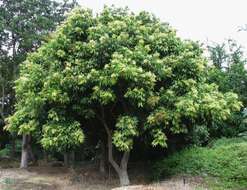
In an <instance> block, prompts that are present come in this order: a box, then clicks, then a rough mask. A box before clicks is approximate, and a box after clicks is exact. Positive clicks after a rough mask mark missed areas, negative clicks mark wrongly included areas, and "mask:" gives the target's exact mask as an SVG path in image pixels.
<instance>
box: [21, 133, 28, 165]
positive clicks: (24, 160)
mask: <svg viewBox="0 0 247 190" xmlns="http://www.w3.org/2000/svg"><path fill="white" fill-rule="evenodd" d="M27 167H28V135H25V134H24V135H22V151H21V165H20V168H27Z"/></svg>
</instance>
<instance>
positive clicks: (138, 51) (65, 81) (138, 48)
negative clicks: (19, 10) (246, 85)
mask: <svg viewBox="0 0 247 190" xmlns="http://www.w3.org/2000/svg"><path fill="white" fill-rule="evenodd" d="M206 64H207V61H206V59H205V58H204V57H203V56H202V49H201V48H200V46H199V45H198V44H197V43H195V42H192V41H185V40H182V39H180V38H179V37H178V36H177V35H176V31H175V30H174V29H172V28H171V27H170V26H169V25H168V24H166V23H162V22H160V20H159V19H157V18H156V17H155V16H153V15H151V14H149V13H147V12H141V13H139V14H134V13H131V12H129V11H128V10H127V9H117V8H115V7H105V8H104V10H103V11H102V13H100V14H98V15H96V16H94V15H93V13H92V11H91V10H88V9H76V10H74V11H73V12H72V13H71V14H70V16H69V17H68V19H67V20H66V21H65V22H63V23H62V25H61V26H60V27H59V28H58V29H57V31H56V32H55V33H54V34H52V36H51V38H50V39H49V40H48V42H47V43H45V44H43V45H42V46H41V47H40V48H39V49H38V50H37V51H36V52H34V53H32V54H30V55H29V56H28V58H27V60H26V61H25V62H24V63H23V64H22V65H21V72H20V78H19V79H18V80H17V81H16V83H15V90H16V97H17V103H16V105H15V113H14V114H13V115H12V116H10V117H9V118H8V119H7V122H8V125H7V129H8V130H9V131H15V132H18V134H31V135H32V136H35V137H37V139H38V140H39V141H40V142H41V144H42V145H43V146H44V147H45V148H46V149H55V150H57V151H64V150H68V149H73V148H74V147H76V146H78V145H79V144H81V143H82V142H83V139H84V133H83V131H86V130H91V128H92V125H97V132H98V133H100V134H101V136H102V137H103V136H106V137H107V139H108V141H107V143H108V158H109V162H110V163H111V164H112V166H113V167H114V169H115V170H116V172H117V174H118V175H119V177H120V182H121V184H122V185H127V184H128V183H129V179H128V175H127V163H128V158H129V153H130V151H131V150H132V149H133V144H134V142H135V140H138V139H140V138H141V137H143V136H148V137H149V138H148V139H150V144H151V145H152V146H162V147H166V146H167V139H168V138H169V135H170V134H178V133H188V132H189V131H190V129H191V128H192V127H197V126H202V125H204V126H206V127H211V124H212V122H213V121H221V120H226V119H227V118H228V117H229V116H230V114H231V112H233V111H237V110H239V109H240V106H241V103H240V101H239V100H238V97H237V95H236V94H234V93H232V92H225V93H222V92H220V91H219V90H218V87H217V85H215V84H213V83H212V84H210V83H207V78H206V76H207V75H206ZM88 121H91V122H88ZM112 145H114V146H115V147H116V149H117V150H119V151H120V152H123V156H122V160H121V163H120V164H118V163H117V161H116V160H115V159H114V155H113V154H112Z"/></svg>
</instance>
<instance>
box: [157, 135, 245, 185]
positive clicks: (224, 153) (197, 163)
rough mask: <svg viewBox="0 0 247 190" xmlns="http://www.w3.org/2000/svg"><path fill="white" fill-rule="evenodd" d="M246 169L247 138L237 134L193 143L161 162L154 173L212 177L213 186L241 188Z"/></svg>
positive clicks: (162, 175) (210, 179) (211, 183)
mask: <svg viewBox="0 0 247 190" xmlns="http://www.w3.org/2000/svg"><path fill="white" fill-rule="evenodd" d="M246 170H247V142H246V138H242V139H241V138H233V139H220V140H217V141H216V142H214V143H212V144H211V145H210V146H209V147H192V148H187V149H184V150H182V151H180V152H177V153H175V154H173V155H171V156H169V157H168V158H165V159H163V160H162V161H159V162H157V163H156V165H155V167H154V170H153V176H154V177H155V178H158V179H161V178H162V177H164V176H167V175H183V174H190V175H199V176H203V177H205V178H206V179H208V182H209V183H210V184H209V185H211V186H212V187H211V188H213V187H214V188H215V189H228V188H230V189H232V188H233V189H237V188H241V187H246V186H247V173H246ZM206 176H208V177H206ZM211 177H215V178H214V179H213V178H211ZM217 180H218V182H217ZM217 183H218V184H217Z"/></svg>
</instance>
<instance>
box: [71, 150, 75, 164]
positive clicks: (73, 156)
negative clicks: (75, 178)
mask: <svg viewBox="0 0 247 190" xmlns="http://www.w3.org/2000/svg"><path fill="white" fill-rule="evenodd" d="M70 164H71V166H72V167H73V168H74V167H75V151H74V150H72V151H71V152H70Z"/></svg>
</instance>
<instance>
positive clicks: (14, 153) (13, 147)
mask: <svg viewBox="0 0 247 190" xmlns="http://www.w3.org/2000/svg"><path fill="white" fill-rule="evenodd" d="M15 155H16V143H15V137H14V136H12V139H11V157H12V158H13V159H14V158H15Z"/></svg>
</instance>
